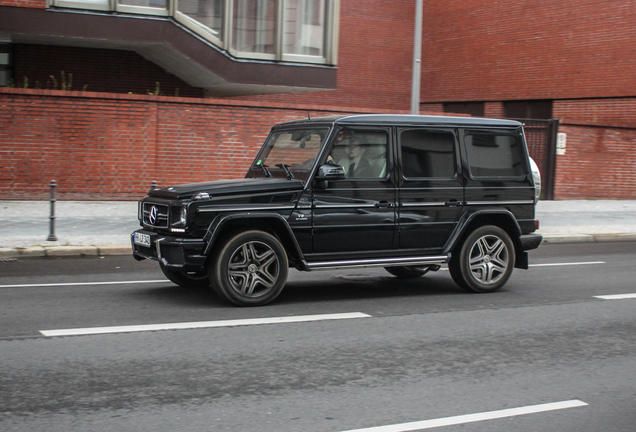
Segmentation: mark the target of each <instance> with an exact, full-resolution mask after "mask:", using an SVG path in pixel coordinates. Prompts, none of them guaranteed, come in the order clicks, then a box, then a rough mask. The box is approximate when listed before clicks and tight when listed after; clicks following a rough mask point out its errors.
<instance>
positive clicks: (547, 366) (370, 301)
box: [0, 242, 636, 432]
mask: <svg viewBox="0 0 636 432" xmlns="http://www.w3.org/2000/svg"><path fill="white" fill-rule="evenodd" d="M634 252H636V243H631V242H622V243H599V244H578V245H544V246H542V247H541V248H540V249H538V250H537V251H534V252H532V255H531V262H532V264H533V265H534V266H533V267H531V269H530V270H527V271H523V270H515V273H514V274H513V277H512V279H511V280H510V282H509V283H508V284H507V285H506V287H505V289H504V290H502V291H500V292H498V293H494V294H468V293H465V292H463V291H462V290H460V289H459V288H457V287H456V286H455V285H454V284H453V282H452V280H451V278H450V276H449V275H448V272H447V271H444V270H441V271H439V272H437V273H433V274H428V275H426V276H425V277H424V278H423V279H420V280H416V281H402V280H398V279H396V278H394V277H391V276H390V275H388V273H386V272H384V270H382V269H360V270H352V271H338V272H315V273H299V272H292V273H291V274H290V278H289V282H288V285H287V287H286V288H285V290H284V291H283V293H282V294H281V296H280V297H279V298H278V299H277V300H276V301H275V303H273V304H271V305H269V306H266V307H261V308H248V309H246V308H237V307H234V306H231V305H229V304H227V303H224V302H222V301H221V300H219V299H217V298H216V297H215V296H214V295H213V294H211V293H209V292H205V291H188V290H184V289H181V288H179V287H176V286H174V285H172V284H171V283H169V282H164V281H162V280H163V279H164V278H163V275H162V274H161V273H160V271H159V269H158V267H157V265H156V263H153V262H141V263H138V262H136V261H134V260H132V258H128V257H106V258H99V257H93V258H78V259H76V258H58V259H53V258H44V259H36V258H33V259H24V260H21V261H4V262H0V308H1V310H2V314H0V372H1V373H0V430H2V431H12V430H17V431H92V430H95V431H122V430H131V431H132V430H134V431H154V432H157V431H175V430H178V431H333V432H339V431H345V430H352V429H363V430H365V431H369V432H371V430H375V431H377V432H388V431H405V430H424V429H428V428H433V430H444V431H451V432H454V431H460V430H461V431H550V432H552V431H556V430H558V431H572V432H574V431H577V432H579V431H629V432H633V431H635V430H636V379H635V377H636V357H635V353H636V314H635V313H634V312H635V311H636V298H626V299H615V300H606V299H601V298H597V297H596V296H604V295H616V294H633V293H636V284H635V283H634V267H635V264H636V255H635V254H634ZM349 313H358V315H339V317H340V318H345V317H346V318H347V319H337V320H334V319H329V320H319V321H311V322H288V323H269V324H260V325H245V324H250V323H253V321H249V320H253V319H256V318H275V319H278V320H280V319H283V318H290V317H291V318H294V317H299V316H318V317H321V316H322V317H324V315H325V314H349ZM226 320H248V321H242V322H240V323H238V322H236V321H231V322H230V323H231V324H232V323H233V324H234V325H232V326H229V327H208V328H198V329H185V330H162V331H139V330H144V329H146V328H144V327H135V328H127V329H125V330H126V332H121V331H122V329H119V330H113V329H112V327H113V326H143V325H150V324H174V323H191V322H195V323H200V322H212V324H210V325H217V324H218V322H219V321H226ZM214 323H216V324H214ZM237 324H242V325H237ZM96 327H103V328H104V329H102V330H100V331H104V332H107V331H115V332H114V333H104V334H93V335H83V336H44V335H43V334H42V333H41V332H42V331H44V333H46V331H47V330H65V329H84V330H85V329H95V328H96ZM543 404H548V405H543ZM537 405H540V406H539V407H537ZM508 409H514V410H512V411H502V410H508ZM535 411H540V412H535ZM467 415H469V416H468V417H465V416H467ZM499 417H501V418H499ZM439 419H442V420H439ZM409 422H416V423H414V424H413V423H412V424H410V425H405V423H409ZM392 425H393V426H392ZM440 425H448V426H440ZM372 427H380V428H378V429H367V428H372Z"/></svg>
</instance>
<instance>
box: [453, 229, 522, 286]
mask: <svg viewBox="0 0 636 432" xmlns="http://www.w3.org/2000/svg"><path fill="white" fill-rule="evenodd" d="M514 263H515V249H514V245H513V244H512V240H511V239H510V236H509V235H508V234H507V233H506V231H504V230H503V229H501V228H499V227H497V226H493V225H486V226H482V227H480V228H477V229H476V230H475V231H473V232H472V233H471V234H470V235H469V236H468V237H467V238H466V240H465V241H464V243H463V244H462V245H461V246H460V247H459V248H458V249H457V250H456V252H455V253H453V256H452V258H451V261H450V262H449V264H448V268H449V270H450V274H451V276H452V277H453V280H454V281H455V283H457V285H459V286H461V287H462V288H464V289H467V290H469V291H475V292H493V291H497V290H498V289H500V288H501V287H503V286H504V285H505V284H506V282H508V279H510V275H511V274H512V269H513V267H514Z"/></svg>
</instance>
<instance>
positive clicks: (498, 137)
mask: <svg viewBox="0 0 636 432" xmlns="http://www.w3.org/2000/svg"><path fill="white" fill-rule="evenodd" d="M465 142H466V153H467V156H468V164H469V166H470V175H471V176H472V177H520V176H522V175H524V168H523V165H522V164H521V160H522V159H521V146H520V145H519V138H518V137H517V135H512V134H501V133H495V132H471V133H468V134H467V135H466V139H465Z"/></svg>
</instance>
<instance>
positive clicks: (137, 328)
mask: <svg viewBox="0 0 636 432" xmlns="http://www.w3.org/2000/svg"><path fill="white" fill-rule="evenodd" d="M370 317H371V315H367V314H364V313H361V312H351V313H340V314H322V315H299V316H288V317H273V318H251V319H237V320H223V321H199V322H185V323H171V324H147V325H131V326H115V327H89V328H75V329H62V330H40V333H41V334H43V335H44V336H49V337H50V336H81V335H94V334H107V333H131V332H143V331H158V330H183V329H198V328H212V327H235V326H249V325H260V324H282V323H296V322H309V321H326V320H341V319H351V318H370Z"/></svg>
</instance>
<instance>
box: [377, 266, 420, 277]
mask: <svg viewBox="0 0 636 432" xmlns="http://www.w3.org/2000/svg"><path fill="white" fill-rule="evenodd" d="M384 269H385V270H386V271H388V272H389V273H391V274H392V275H393V276H396V277H399V278H400V279H415V278H418V277H422V276H424V275H425V274H426V273H428V271H429V270H430V267H429V266H422V267H415V266H396V267H384Z"/></svg>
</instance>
